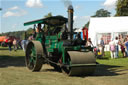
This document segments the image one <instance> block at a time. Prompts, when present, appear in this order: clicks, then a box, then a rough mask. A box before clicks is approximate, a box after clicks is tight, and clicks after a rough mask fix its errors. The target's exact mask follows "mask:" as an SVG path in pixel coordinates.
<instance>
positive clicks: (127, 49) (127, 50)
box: [125, 38, 128, 57]
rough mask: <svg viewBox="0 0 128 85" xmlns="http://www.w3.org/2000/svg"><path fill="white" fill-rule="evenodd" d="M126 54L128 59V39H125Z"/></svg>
mask: <svg viewBox="0 0 128 85" xmlns="http://www.w3.org/2000/svg"><path fill="white" fill-rule="evenodd" d="M125 52H126V56H127V57H128V38H126V39H125Z"/></svg>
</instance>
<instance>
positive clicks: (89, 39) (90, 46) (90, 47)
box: [86, 38, 93, 51]
mask: <svg viewBox="0 0 128 85" xmlns="http://www.w3.org/2000/svg"><path fill="white" fill-rule="evenodd" d="M86 46H88V48H89V49H90V51H92V50H93V49H92V46H93V45H92V41H91V38H88V40H87V43H86Z"/></svg>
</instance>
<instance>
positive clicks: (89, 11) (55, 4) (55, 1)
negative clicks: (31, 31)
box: [0, 0, 117, 33]
mask: <svg viewBox="0 0 128 85" xmlns="http://www.w3.org/2000/svg"><path fill="white" fill-rule="evenodd" d="M64 1H65V0H0V8H2V11H0V33H2V32H10V31H19V30H27V29H28V28H29V27H33V26H23V23H24V22H27V21H31V20H35V19H40V18H43V17H44V15H47V14H48V13H49V12H51V13H52V14H53V15H54V16H55V15H62V16H65V17H67V8H66V7H65V5H64V3H63V2H64ZM67 1H68V2H69V3H72V5H73V7H74V28H82V27H83V26H84V24H86V23H87V22H88V20H89V18H90V16H92V15H94V14H95V12H96V11H97V10H98V9H101V8H104V9H107V10H108V11H110V12H111V13H112V16H113V15H114V14H115V4H116V1H117V0H67Z"/></svg>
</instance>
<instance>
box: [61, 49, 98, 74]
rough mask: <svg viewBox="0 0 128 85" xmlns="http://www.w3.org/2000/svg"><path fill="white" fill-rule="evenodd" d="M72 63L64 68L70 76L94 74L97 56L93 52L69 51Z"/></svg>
mask: <svg viewBox="0 0 128 85" xmlns="http://www.w3.org/2000/svg"><path fill="white" fill-rule="evenodd" d="M67 54H68V55H67V56H69V58H70V65H69V66H66V67H64V68H63V70H64V72H66V73H67V74H68V75H69V76H78V75H92V74H93V73H94V71H95V68H96V58H95V56H94V53H92V52H77V51H68V52H67Z"/></svg>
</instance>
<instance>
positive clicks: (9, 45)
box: [8, 39, 12, 51]
mask: <svg viewBox="0 0 128 85" xmlns="http://www.w3.org/2000/svg"><path fill="white" fill-rule="evenodd" d="M8 47H9V51H11V50H12V42H11V40H10V39H9V40H8Z"/></svg>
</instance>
